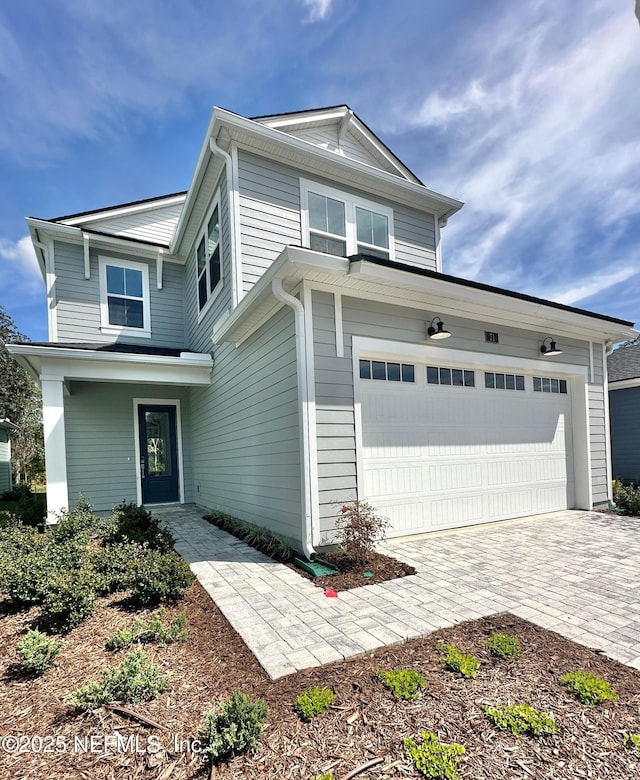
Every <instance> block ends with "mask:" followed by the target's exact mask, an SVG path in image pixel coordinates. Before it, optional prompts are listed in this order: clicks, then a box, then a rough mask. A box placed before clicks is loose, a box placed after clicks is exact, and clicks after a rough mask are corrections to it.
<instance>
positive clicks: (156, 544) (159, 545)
mask: <svg viewBox="0 0 640 780" xmlns="http://www.w3.org/2000/svg"><path fill="white" fill-rule="evenodd" d="M101 535H102V541H103V543H104V544H107V545H111V544H123V543H128V542H137V543H138V544H146V545H147V546H148V547H150V548H151V549H152V550H159V551H160V552H169V551H170V550H171V549H173V545H174V544H175V541H176V540H175V537H174V536H173V535H172V534H171V532H170V531H169V529H168V528H165V527H163V526H161V525H160V520H158V518H156V517H152V516H151V512H149V511H147V510H146V509H145V508H144V507H142V506H136V504H134V503H131V504H127V503H125V502H124V501H123V502H122V504H120V505H119V506H117V507H116V508H115V509H114V510H113V520H111V521H110V522H109V523H106V524H105V526H104V528H103V530H102V534H101Z"/></svg>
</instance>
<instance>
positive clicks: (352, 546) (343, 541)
mask: <svg viewBox="0 0 640 780" xmlns="http://www.w3.org/2000/svg"><path fill="white" fill-rule="evenodd" d="M388 527H389V520H388V519H387V518H386V517H383V516H382V515H379V514H378V513H377V511H376V509H375V508H374V507H372V506H371V504H368V503H367V502H366V501H352V502H351V503H349V504H344V505H343V506H342V507H341V508H340V512H339V513H338V519H337V520H336V531H337V539H338V544H339V545H340V548H341V549H342V551H343V552H344V553H345V554H346V555H348V556H349V558H351V559H353V560H354V561H356V562H357V563H360V564H363V563H365V561H366V559H367V553H369V552H371V550H373V548H374V547H375V545H376V542H381V541H383V540H384V538H385V534H386V531H387V528H388Z"/></svg>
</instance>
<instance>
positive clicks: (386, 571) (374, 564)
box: [288, 551, 416, 591]
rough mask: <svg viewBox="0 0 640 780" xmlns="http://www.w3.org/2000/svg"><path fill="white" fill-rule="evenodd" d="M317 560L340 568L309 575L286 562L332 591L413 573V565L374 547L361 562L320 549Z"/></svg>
mask: <svg viewBox="0 0 640 780" xmlns="http://www.w3.org/2000/svg"><path fill="white" fill-rule="evenodd" d="M321 560H323V561H326V562H327V563H332V564H333V565H334V566H337V567H338V569H340V571H339V572H338V573H336V574H326V575H325V576H323V577H313V576H312V575H311V574H309V573H308V572H306V571H304V570H303V569H300V568H299V567H298V566H295V565H294V564H288V565H290V568H292V569H294V571H296V572H297V573H298V574H300V575H301V576H302V577H306V578H307V579H310V580H312V581H313V584H314V585H317V586H318V587H319V588H333V590H335V591H341V590H350V589H351V588H359V587H361V586H362V585H375V584H376V583H378V582H388V581H389V580H395V579H397V578H398V577H407V576H409V575H411V574H415V573H416V570H415V569H414V568H413V566H409V564H408V563H404V562H403V561H398V560H396V559H395V558H390V557H389V556H388V555H382V553H378V552H374V551H372V552H368V553H367V554H366V556H365V559H364V562H360V561H358V560H355V559H353V558H350V557H349V556H348V555H347V554H345V553H341V552H329V553H323V555H322V556H321Z"/></svg>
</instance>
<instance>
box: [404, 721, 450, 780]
mask: <svg viewBox="0 0 640 780" xmlns="http://www.w3.org/2000/svg"><path fill="white" fill-rule="evenodd" d="M421 737H422V742H421V743H420V744H418V743H417V742H416V741H415V740H414V739H413V737H405V738H404V740H403V743H404V751H405V753H406V754H407V757H408V758H410V759H411V761H412V762H413V765H414V766H415V768H416V769H417V770H418V772H420V773H421V774H423V775H424V776H425V777H443V778H446V780H460V773H459V772H458V763H459V761H460V756H462V755H463V753H464V752H465V750H464V747H463V746H462V745H458V744H457V743H455V742H454V743H453V744H451V745H447V744H444V743H442V742H440V741H439V740H438V737H437V736H436V735H435V734H434V733H433V731H423V732H422V734H421Z"/></svg>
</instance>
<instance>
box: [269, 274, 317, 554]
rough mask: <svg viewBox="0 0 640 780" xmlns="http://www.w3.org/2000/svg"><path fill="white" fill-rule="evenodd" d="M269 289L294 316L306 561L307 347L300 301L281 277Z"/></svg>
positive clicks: (308, 535) (308, 506)
mask: <svg viewBox="0 0 640 780" xmlns="http://www.w3.org/2000/svg"><path fill="white" fill-rule="evenodd" d="M271 289H272V291H273V294H274V296H275V297H276V298H277V300H279V301H281V302H282V303H284V304H286V305H287V306H290V307H291V308H292V309H293V313H294V316H295V329H296V363H297V368H298V397H299V399H300V403H299V410H300V420H301V424H302V425H301V439H302V470H303V490H304V495H303V513H302V515H303V524H302V534H301V537H300V538H301V541H302V552H303V553H304V555H305V557H306V558H307V560H311V558H312V557H313V556H314V555H315V554H316V551H315V550H314V549H313V541H312V539H313V531H312V527H311V524H312V514H311V458H310V457H309V454H310V453H309V448H310V441H311V432H310V422H309V387H308V385H307V346H306V341H305V336H304V318H305V311H304V306H303V305H302V302H301V301H299V300H298V299H297V298H295V297H294V296H293V295H289V293H287V292H285V290H284V287H283V286H282V280H281V279H273V280H272V282H271Z"/></svg>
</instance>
